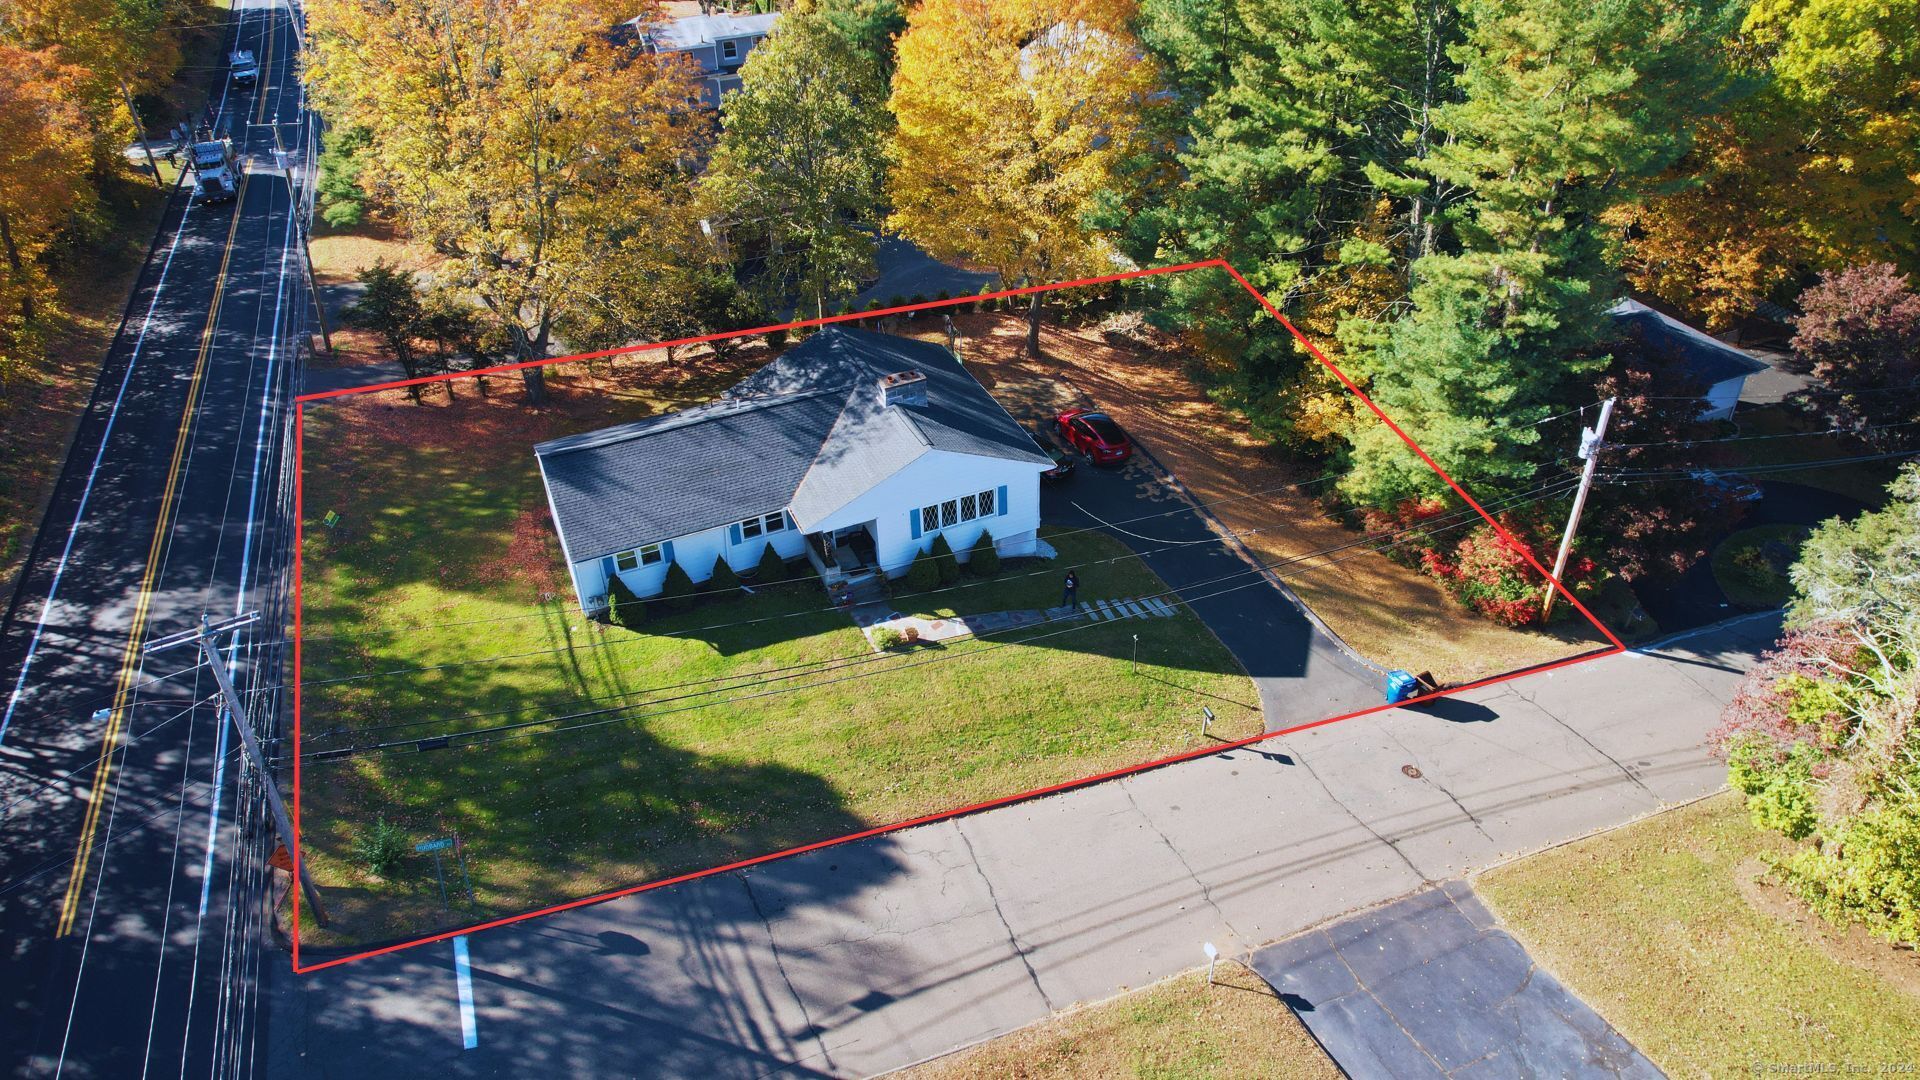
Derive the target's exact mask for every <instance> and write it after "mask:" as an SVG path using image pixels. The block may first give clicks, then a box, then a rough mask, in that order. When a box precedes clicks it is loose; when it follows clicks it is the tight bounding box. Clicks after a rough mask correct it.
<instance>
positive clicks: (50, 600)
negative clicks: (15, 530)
mask: <svg viewBox="0 0 1920 1080" xmlns="http://www.w3.org/2000/svg"><path fill="white" fill-rule="evenodd" d="M181 175H182V176H184V175H185V173H182V174H181ZM179 186H180V182H179V180H178V179H176V180H175V181H174V187H175V188H176V189H177V188H179ZM194 205H195V204H194V201H193V199H192V197H191V196H189V197H188V199H187V206H186V209H185V210H183V211H181V214H180V222H179V224H177V225H175V226H174V231H173V242H172V243H171V244H168V245H167V258H166V261H164V262H162V263H161V264H160V277H159V280H157V281H155V282H154V283H153V299H152V300H151V301H149V302H148V303H147V314H146V317H145V318H144V319H142V320H141V323H140V334H139V336H138V337H137V338H135V339H134V343H133V352H132V354H131V355H129V356H128V357H127V370H126V371H125V372H124V373H123V374H122V375H121V376H120V389H119V390H118V391H116V392H115V393H114V395H113V407H112V409H110V410H109V411H108V413H107V426H106V427H105V428H103V429H102V430H101V432H100V448H99V449H98V450H95V451H94V453H93V465H92V466H91V467H89V468H88V469H87V483H86V486H85V487H82V488H81V489H80V505H79V506H77V507H75V508H74V511H73V524H72V525H70V526H68V527H67V542H66V543H65V544H64V545H63V546H62V547H61V548H60V561H59V562H58V563H55V564H54V568H53V581H52V582H51V583H50V584H48V586H47V598H46V600H45V601H44V602H43V603H42V604H41V605H40V618H39V619H38V620H37V621H35V622H34V624H33V637H32V638H31V639H30V640H29V641H28V642H27V655H26V657H25V658H24V659H22V660H21V661H20V677H19V678H17V679H15V680H14V681H13V693H12V694H10V695H8V697H7V711H6V715H5V716H0V743H4V742H6V741H7V729H8V728H9V727H11V726H12V725H13V711H14V709H16V708H18V707H19V705H20V695H21V694H22V693H24V692H25V691H26V688H27V673H28V672H29V671H31V670H32V669H33V658H34V656H35V654H36V653H38V652H39V650H40V637H41V635H42V634H43V633H45V632H46V629H47V617H48V616H50V615H52V614H53V605H54V603H55V600H56V598H57V597H58V596H59V595H60V578H61V577H62V576H63V575H64V574H65V573H66V572H67V559H68V558H69V557H70V556H71V555H72V554H73V541H74V538H75V537H76V536H78V535H79V533H80V522H81V519H83V518H84V517H86V514H87V500H88V499H90V498H92V496H93V482H94V480H95V479H96V478H97V477H98V476H99V475H100V463H101V462H102V461H103V460H105V458H106V456H107V444H108V443H109V442H111V441H113V422H114V421H115V420H117V419H119V417H120V405H121V403H122V402H123V401H125V400H126V396H127V384H129V383H131V382H132V381H133V369H134V368H136V367H138V366H139V363H140V352H141V349H142V348H143V347H144V346H145V345H146V343H147V329H148V328H149V327H151V326H152V325H153V313H154V311H155V310H156V309H158V308H159V306H160V298H161V297H162V296H164V295H166V291H167V271H169V270H171V269H172V268H173V255H174V252H176V251H178V250H179V249H180V238H181V237H182V236H185V235H186V232H187V219H188V218H189V217H191V216H192V215H193V208H194ZM24 572H25V571H24V569H23V571H22V573H23V574H24Z"/></svg>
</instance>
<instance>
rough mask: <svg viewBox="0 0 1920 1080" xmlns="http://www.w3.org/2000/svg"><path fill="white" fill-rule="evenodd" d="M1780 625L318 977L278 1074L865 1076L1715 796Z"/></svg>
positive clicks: (297, 988) (289, 984)
mask: <svg viewBox="0 0 1920 1080" xmlns="http://www.w3.org/2000/svg"><path fill="white" fill-rule="evenodd" d="M1777 628H1778V620H1777V617H1774V616H1766V617H1760V618H1749V619H1746V620H1742V621H1740V622H1738V623H1735V624H1732V625H1726V626H1722V627H1719V628H1716V629H1713V630H1711V631H1708V632H1703V633H1701V634H1699V635H1697V636H1694V637H1691V638H1688V639H1685V640H1681V641H1678V642H1674V643H1672V644H1669V645H1667V646H1665V647H1661V648H1654V649H1651V650H1649V651H1646V652H1638V653H1629V654H1626V655H1622V656H1617V657H1609V658H1606V659H1602V660H1596V661H1593V662H1590V663H1587V664H1582V665H1578V666H1575V667H1570V668H1565V669H1562V670H1559V671H1555V672H1551V673H1547V674H1543V675H1537V676H1533V677H1530V678H1528V679H1525V680H1523V681H1518V682H1514V683H1511V684H1506V685H1501V686H1494V687H1488V688H1484V689H1482V690H1479V691H1474V692H1470V693H1468V694H1466V695H1464V696H1463V697H1461V698H1459V699H1457V700H1456V699H1447V700H1443V701H1439V702H1434V703H1431V704H1429V705H1427V706H1424V707H1422V708H1421V709H1418V710H1398V711H1393V712H1387V713H1381V714H1377V715H1372V716H1367V717H1362V718H1359V719H1355V720H1349V721H1344V722H1341V723H1338V724H1333V725H1330V726H1327V727H1323V728H1318V729H1314V730H1312V731H1308V732H1304V733H1301V734H1298V735H1294V736H1289V737H1286V738H1284V739H1277V740H1273V741H1270V742H1267V743H1262V744H1259V745H1257V746H1256V747H1254V748H1249V749H1245V750H1239V751H1235V752H1232V753H1223V754H1220V755H1218V756H1215V757H1210V758H1203V759H1200V760H1197V761H1192V762H1188V763H1186V764H1183V765H1179V766H1174V767H1170V768H1166V769H1161V770H1157V771H1155V772H1151V773H1147V774H1143V775H1140V776H1136V777H1133V778H1130V779H1126V780H1121V781H1115V782H1110V783H1106V784H1101V785H1098V786H1095V787H1090V788H1085V789H1081V790H1078V791H1074V792H1070V793H1068V794H1064V795H1060V796H1056V797H1053V798H1049V799H1042V800H1038V801H1035V802H1031V803H1026V804H1022V805H1018V806H1013V807H1008V808H1005V809H1001V810H996V811H992V812H989V813H983V814H978V815H975V816H972V817H967V818H961V819H958V820H950V821H945V822H941V823H938V824H934V825H928V826H925V827H922V828H918V829H912V830H908V831H905V832H901V833H897V834H893V835H889V836H885V837H880V838H876V839H874V840H870V841H865V842H862V843H859V844H851V845H843V846H840V847H835V848H827V849H824V850H820V851H816V852H813V853H811V854H808V855H804V856H798V857H795V858H791V859H787V860H783V861H780V862H775V863H770V864H767V865H764V866H761V867H757V868H754V869H751V870H748V871H745V872H736V873H731V874H726V875H721V876H717V877H713V878H707V879H703V880H700V881H696V882H692V883H689V884H686V885H682V886H676V887H673V888H668V889H661V890H658V891H655V892H650V893H643V894H640V895H637V896H632V897H627V898H624V899H621V900H616V901H612V902H609V903H606V904H601V905H598V906H594V907H589V908H582V909H577V910H574V911H569V912H565V913H561V914H558V915H554V916H551V917H548V918H543V919H537V920H532V921H529V922H525V923H519V924H515V925H512V926H508V927H503V928H500V929H497V930H492V931H488V932H485V933H482V934H479V935H476V936H474V937H472V938H471V939H469V942H468V943H469V946H470V949H471V963H472V998H471V1008H472V1016H473V1018H474V1024H473V1030H474V1035H475V1039H476V1040H477V1045H476V1046H475V1048H474V1049H471V1050H463V1049H462V1022H461V1001H460V998H459V996H458V992H457V989H456V988H457V985H458V983H457V981H456V978H455V973H454V968H453V948H452V946H451V945H450V944H449V943H448V942H437V943H434V944H431V945H425V946H421V947H418V948H414V949H410V950H407V951H404V952H400V953H395V954H392V955H388V956H382V957H376V958H373V959H370V960H363V961H358V962H355V963H353V964H350V965H347V966H345V967H341V968H336V969H331V970H328V971H324V972H318V973H315V974H311V975H306V976H298V977H296V976H292V975H290V974H289V973H288V972H287V971H286V969H285V968H284V966H275V965H269V967H270V969H272V970H273V971H274V974H273V977H272V980H271V984H270V985H269V986H268V987H267V988H266V989H265V991H264V992H265V993H266V994H267V995H268V997H269V1000H270V1009H269V1023H270V1025H271V1028H270V1039H271V1043H272V1054H271V1058H270V1060H269V1061H268V1062H267V1063H266V1071H268V1072H269V1073H270V1074H271V1075H274V1076H337V1077H347V1076H355V1077H358V1076H377V1077H398V1076H418V1075H433V1076H439V1077H461V1076H502V1077H504V1076H536V1075H538V1076H553V1075H595V1076H629V1075H645V1076H661V1077H672V1076H688V1077H698V1078H700V1080H712V1078H720V1077H759V1076H769V1075H775V1074H778V1075H782V1076H804V1075H835V1076H843V1075H845V1076H857V1075H864V1074H870V1073H875V1072H880V1071H883V1070H887V1069H892V1068H895V1067H897V1066H901V1065H905V1064H908V1063H910V1062H913V1061H916V1060H919V1059H922V1058H926V1057H929V1056H932V1055H936V1054H940V1053H944V1052H946V1051H948V1050H952V1049H954V1048H957V1047H960V1046H963V1045H966V1044H969V1043H972V1042H975V1041H977V1040H981V1039H985V1038H989V1037H992V1036H995V1035H999V1034H1002V1033H1004V1032H1007V1031H1010V1030H1013V1029H1014V1028H1017V1027H1020V1026H1022V1025H1025V1024H1028V1023H1031V1022H1033V1021H1035V1020H1038V1019H1040V1018H1042V1017H1043V1016H1045V1015H1046V1014H1047V1013H1049V1012H1051V1011H1053V1010H1056V1009H1060V1008H1063V1007H1065V1006H1068V1005H1071V1004H1073V1003H1074V1002H1076V1001H1087V1000H1092V999H1098V998H1103V997H1106V996H1108V995H1111V994H1113V993H1115V992H1116V991H1119V990H1121V989H1122V988H1125V987H1135V986H1141V985H1144V984H1146V983H1149V982H1152V981H1154V980H1156V979H1160V978H1163V977H1165V976H1168V975H1171V974H1173V973H1175V972H1178V971H1181V970H1185V969H1187V968H1191V967H1194V966H1197V965H1199V964H1201V963H1202V962H1203V957H1202V954H1201V943H1202V942H1206V941H1211V942H1214V943H1215V944H1217V945H1218V946H1219V947H1220V949H1221V950H1222V951H1223V952H1225V953H1227V954H1229V955H1234V956H1246V955H1248V954H1249V953H1250V951H1251V950H1252V949H1254V948H1255V947H1257V946H1260V945H1262V944H1265V943H1268V942H1272V941H1277V940H1279V939H1282V938H1285V937H1289V936H1291V935H1293V934H1295V933H1298V932H1299V931H1301V930H1303V929H1306V928H1308V927H1311V926H1314V925H1316V924H1318V923H1321V922H1323V921H1325V920H1328V919H1330V918H1332V917H1334V916H1336V915H1339V914H1341V913H1343V912H1347V911H1351V910H1353V909H1356V908H1360V907H1364V906H1367V905H1370V904H1374V903H1378V902H1380V901H1383V900H1387V899H1390V898H1392V897H1396V896H1400V895H1403V894H1405V893H1408V892H1411V891H1413V890H1415V889H1418V888H1420V887H1422V886H1423V885H1425V884H1427V883H1429V882H1434V881H1441V880H1446V879H1448V878H1452V877H1456V876H1459V875H1460V874H1462V873H1464V872H1466V871H1469V870H1472V869H1474V868H1476V867H1480V866H1484V865H1486V864H1488V863H1490V862H1493V861H1495V860H1498V859H1501V858H1503V857H1506V856H1509V855H1513V854H1517V853H1521V852H1525V851H1530V850H1533V849H1536V848H1539V847H1541V846H1543V845H1547V844H1552V843H1556V842H1559V841H1563V840H1567V839H1570V838H1573V837H1575V836H1578V835H1581V834H1583V833H1586V832H1588V831H1591V830H1593V829H1596V828H1601V827H1605V826H1610V825H1616V824H1619V823H1621V822H1624V821H1627V820H1629V819H1631V818H1633V817H1636V816H1638V815H1641V814H1645V813H1647V812H1650V811H1653V810H1655V809H1658V808H1659V807H1660V806H1662V805H1663V804H1666V803H1669V802H1675V801H1679V800H1683V799H1688V798H1692V797H1695V796H1698V795H1701V794H1704V793H1706V792H1710V791H1712V790H1714V789H1716V788H1718V787H1719V786H1720V785H1721V783H1722V781H1723V779H1724V776H1725V769H1724V767H1723V766H1722V765H1720V764H1719V763H1717V762H1715V761H1714V760H1712V759H1711V758H1710V757H1709V756H1708V755H1707V752H1706V750H1705V748H1704V746H1703V745H1702V743H1703V739H1704V737H1705V735H1706V733H1707V732H1708V731H1710V730H1711V729H1712V728H1713V727H1714V726H1715V725H1716V724H1717V723H1718V721H1719V715H1720V710H1721V706H1722V704H1723V703H1724V702H1725V701H1726V700H1727V698H1728V697H1729V696H1730V694H1731V692H1732V690H1733V688H1734V685H1735V683H1736V682H1737V681H1738V679H1739V678H1740V675H1741V673H1742V672H1743V671H1744V670H1745V669H1746V668H1748V667H1749V666H1750V665H1751V664H1752V663H1753V662H1754V660H1755V659H1756V657H1757V655H1758V653H1759V652H1760V651H1761V650H1762V649H1763V648H1764V647H1765V646H1766V645H1767V644H1768V643H1770V642H1771V641H1772V639H1773V636H1774V634H1775V632H1776V630H1777Z"/></svg>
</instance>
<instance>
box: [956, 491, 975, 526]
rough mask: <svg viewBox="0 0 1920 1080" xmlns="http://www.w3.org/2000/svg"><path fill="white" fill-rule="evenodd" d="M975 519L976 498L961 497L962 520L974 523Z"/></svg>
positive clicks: (970, 496)
mask: <svg viewBox="0 0 1920 1080" xmlns="http://www.w3.org/2000/svg"><path fill="white" fill-rule="evenodd" d="M974 517H975V511H974V497H973V496H972V495H962V496H960V520H961V521H972V520H973V519H974Z"/></svg>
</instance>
